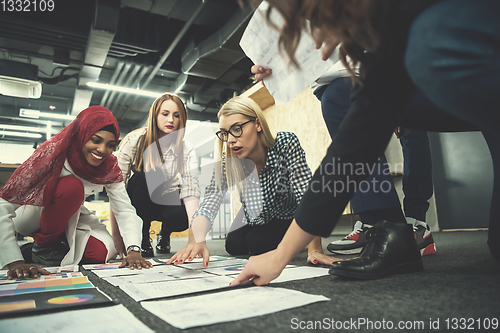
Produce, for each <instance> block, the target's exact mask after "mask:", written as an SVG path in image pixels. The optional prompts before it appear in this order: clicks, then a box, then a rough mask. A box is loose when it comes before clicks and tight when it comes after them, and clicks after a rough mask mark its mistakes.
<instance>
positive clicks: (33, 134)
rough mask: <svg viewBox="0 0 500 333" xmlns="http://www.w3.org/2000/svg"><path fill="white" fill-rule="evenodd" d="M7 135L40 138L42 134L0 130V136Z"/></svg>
mask: <svg viewBox="0 0 500 333" xmlns="http://www.w3.org/2000/svg"><path fill="white" fill-rule="evenodd" d="M3 135H8V136H16V137H19V138H30V139H40V138H41V137H42V135H41V134H40V133H21V132H11V131H2V130H0V136H3Z"/></svg>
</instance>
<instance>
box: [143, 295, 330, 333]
mask: <svg viewBox="0 0 500 333" xmlns="http://www.w3.org/2000/svg"><path fill="white" fill-rule="evenodd" d="M235 300H239V303H238V304H235ZM328 300H329V299H328V298H326V297H324V296H320V295H309V294H305V293H303V292H300V291H296V290H289V289H283V288H271V287H251V288H243V289H235V290H229V291H223V292H220V293H216V294H208V295H201V296H194V297H187V298H182V299H175V300H167V301H156V302H142V303H141V305H142V306H143V307H144V308H145V309H146V310H148V311H150V312H151V313H153V314H154V315H156V316H158V317H160V318H161V319H163V320H165V321H166V322H167V323H169V324H170V325H172V326H175V327H177V328H181V329H185V328H190V327H196V326H203V325H211V324H216V323H222V322H228V321H234V320H239V319H245V318H251V317H256V316H261V315H265V314H270V313H274V312H278V311H282V310H286V309H291V308H295V307H298V306H303V305H307V304H311V303H315V302H321V301H328Z"/></svg>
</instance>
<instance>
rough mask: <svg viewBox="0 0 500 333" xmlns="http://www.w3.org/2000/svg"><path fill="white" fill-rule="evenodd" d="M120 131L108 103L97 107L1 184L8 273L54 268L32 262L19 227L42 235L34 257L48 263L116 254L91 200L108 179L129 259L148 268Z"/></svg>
mask: <svg viewBox="0 0 500 333" xmlns="http://www.w3.org/2000/svg"><path fill="white" fill-rule="evenodd" d="M119 137H120V129H119V127H118V123H117V121H116V119H115V117H114V116H113V115H112V114H111V112H110V111H109V110H108V109H106V108H105V107H101V106H92V107H89V108H87V109H85V110H83V111H82V112H80V114H79V115H78V116H77V117H76V119H75V120H74V121H73V122H72V123H71V124H69V125H68V126H67V127H65V128H64V129H63V130H61V131H60V132H59V133H57V134H56V135H54V136H53V137H52V139H50V140H49V141H46V142H44V143H43V144H42V145H40V146H39V147H38V149H36V150H35V152H34V153H33V154H32V155H31V156H30V157H29V158H28V159H27V160H26V161H25V162H24V163H23V164H22V165H21V166H20V167H19V168H17V169H16V171H15V172H14V174H13V175H12V176H11V177H10V179H9V180H8V181H7V183H6V184H5V186H4V187H3V188H2V190H0V235H1V238H0V266H1V267H4V266H5V265H7V267H8V269H9V271H8V278H16V277H17V278H26V277H30V276H34V277H36V276H38V274H40V273H41V274H48V272H47V271H46V270H44V269H43V268H41V267H40V266H39V265H36V264H28V263H26V262H25V259H24V258H23V255H22V253H21V250H20V248H19V246H18V244H17V242H16V237H15V232H18V233H20V234H22V235H31V236H32V237H33V239H34V244H33V249H32V253H31V254H32V256H31V257H32V260H33V261H34V262H35V263H38V264H42V265H46V266H58V265H69V264H79V263H103V262H105V261H107V260H109V259H114V258H115V257H116V255H117V251H116V249H115V246H114V244H113V238H112V237H111V235H110V234H109V233H108V231H107V230H106V227H105V225H104V224H102V223H100V221H99V218H98V217H97V216H96V215H95V214H94V213H93V212H91V211H90V210H88V209H87V208H86V207H85V206H84V205H83V203H84V199H85V197H87V196H89V195H92V194H94V193H98V192H100V191H101V190H102V188H103V186H104V187H105V188H106V191H107V194H108V196H109V201H110V207H111V211H112V212H114V214H115V215H116V220H117V224H118V229H119V230H120V233H121V235H122V237H123V242H124V244H125V245H127V250H128V253H127V256H126V257H125V258H124V260H123V262H122V264H121V266H122V267H123V266H126V265H129V266H130V268H131V269H133V268H138V269H141V268H142V267H145V268H148V267H150V266H151V264H150V263H149V262H147V261H145V260H144V259H143V258H142V256H141V253H140V247H139V246H138V244H139V242H140V240H141V238H140V235H141V232H140V230H141V225H142V221H141V219H140V218H139V217H138V216H137V215H136V213H135V210H134V208H133V207H132V205H131V204H130V199H129V198H128V195H127V192H126V191H125V186H124V185H123V182H122V180H123V177H122V173H121V170H120V168H119V167H118V162H117V160H116V157H114V156H113V154H112V153H113V150H114V148H115V147H116V144H117V140H118V138H119Z"/></svg>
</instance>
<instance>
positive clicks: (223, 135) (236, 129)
mask: <svg viewBox="0 0 500 333" xmlns="http://www.w3.org/2000/svg"><path fill="white" fill-rule="evenodd" d="M251 121H255V119H250V120H249V121H245V122H244V123H242V124H237V125H233V126H231V127H230V128H229V131H218V132H217V133H215V135H217V137H218V138H219V140H221V141H222V142H227V139H228V138H229V134H231V135H232V136H233V137H235V138H239V137H240V136H242V135H243V125H245V124H248V123H249V122H251Z"/></svg>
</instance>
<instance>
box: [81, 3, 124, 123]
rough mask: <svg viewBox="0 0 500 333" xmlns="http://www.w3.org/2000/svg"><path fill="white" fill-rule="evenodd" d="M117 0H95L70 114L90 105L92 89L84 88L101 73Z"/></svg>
mask: <svg viewBox="0 0 500 333" xmlns="http://www.w3.org/2000/svg"><path fill="white" fill-rule="evenodd" d="M119 14H120V1H119V0H97V1H96V9H95V16H94V22H93V24H92V27H91V29H90V34H89V38H88V40H87V46H86V48H85V53H84V59H83V60H84V64H83V66H82V68H81V71H80V76H79V78H78V84H79V87H77V89H76V91H75V98H74V102H73V111H72V114H75V115H76V114H78V113H79V112H80V111H81V110H83V109H85V108H87V107H88V106H89V105H90V100H91V98H92V91H91V90H87V89H85V84H86V83H87V82H89V81H94V82H96V81H97V80H98V79H99V75H100V74H101V70H102V66H103V65H104V62H105V61H106V57H107V56H108V52H109V49H110V48H111V45H112V43H113V38H114V37H115V34H116V31H117V29H118V18H119Z"/></svg>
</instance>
